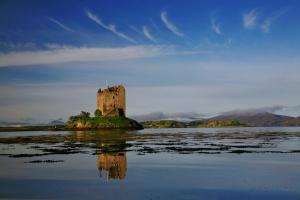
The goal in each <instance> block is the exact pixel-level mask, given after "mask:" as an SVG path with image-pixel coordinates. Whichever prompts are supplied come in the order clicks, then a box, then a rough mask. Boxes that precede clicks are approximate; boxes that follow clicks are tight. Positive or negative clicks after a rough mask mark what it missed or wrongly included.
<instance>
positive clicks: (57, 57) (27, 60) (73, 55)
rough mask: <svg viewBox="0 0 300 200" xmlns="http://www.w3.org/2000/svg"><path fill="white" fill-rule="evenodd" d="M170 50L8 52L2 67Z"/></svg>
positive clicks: (130, 56)
mask: <svg viewBox="0 0 300 200" xmlns="http://www.w3.org/2000/svg"><path fill="white" fill-rule="evenodd" d="M168 49H169V48H168V47H164V46H128V47H120V48H87V47H79V48H67V47H63V48H57V49H51V50H40V51H22V52H8V53H1V54H0V67H5V66H26V65H43V64H55V63H65V62H89V61H113V60H124V59H137V58H144V57H153V56H159V55H163V54H165V52H166V51H168Z"/></svg>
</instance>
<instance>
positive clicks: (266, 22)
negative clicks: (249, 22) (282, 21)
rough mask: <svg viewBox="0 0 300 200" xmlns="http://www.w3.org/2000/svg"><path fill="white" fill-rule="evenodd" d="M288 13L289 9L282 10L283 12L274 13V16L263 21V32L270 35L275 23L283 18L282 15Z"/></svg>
mask: <svg viewBox="0 0 300 200" xmlns="http://www.w3.org/2000/svg"><path fill="white" fill-rule="evenodd" d="M286 12H287V9H285V10H281V11H278V12H276V13H274V14H273V15H271V16H269V17H267V18H266V19H265V20H264V21H263V23H262V25H261V27H260V28H261V30H262V32H264V33H269V32H270V27H271V25H272V24H273V23H274V21H276V20H277V19H278V18H279V17H281V16H282V15H284V14H285V13H286Z"/></svg>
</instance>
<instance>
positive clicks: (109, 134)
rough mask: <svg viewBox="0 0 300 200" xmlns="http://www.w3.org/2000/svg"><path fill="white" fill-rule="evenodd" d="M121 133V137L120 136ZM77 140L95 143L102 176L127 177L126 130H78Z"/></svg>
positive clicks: (108, 178) (110, 177) (109, 178)
mask: <svg viewBox="0 0 300 200" xmlns="http://www.w3.org/2000/svg"><path fill="white" fill-rule="evenodd" d="M120 134H121V137H120ZM76 142H80V143H95V144H96V146H97V149H98V150H99V154H98V155H97V168H98V169H99V173H100V177H101V178H105V179H107V180H123V179H125V177H126V170H127V158H126V136H125V137H124V132H117V131H101V132H86V131H77V132H76Z"/></svg>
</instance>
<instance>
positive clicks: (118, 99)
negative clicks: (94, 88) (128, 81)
mask: <svg viewBox="0 0 300 200" xmlns="http://www.w3.org/2000/svg"><path fill="white" fill-rule="evenodd" d="M97 109H99V110H100V112H101V114H102V116H108V117H112V116H125V114H126V101H125V87H124V86H123V85H117V86H112V87H107V88H106V89H103V90H101V88H100V89H99V90H98V92H97Z"/></svg>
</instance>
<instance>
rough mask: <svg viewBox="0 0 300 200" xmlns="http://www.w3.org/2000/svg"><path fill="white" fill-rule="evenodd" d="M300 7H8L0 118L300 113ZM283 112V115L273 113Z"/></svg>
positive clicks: (286, 2) (133, 3)
mask: <svg viewBox="0 0 300 200" xmlns="http://www.w3.org/2000/svg"><path fill="white" fill-rule="evenodd" d="M299 10H300V1H298V0H273V1H261V0H252V1H246V0H228V1H222V0H209V1H208V0H207V1H204V0H201V1H200V0H194V1H192V0H187V1H180V0H173V1H166V0H152V1H142V0H128V1H117V0H108V1H103V0H99V1H78V0H74V1H72V2H70V1H58V0H51V1H50V0H45V1H38V0H35V1H33V0H27V1H21V0H19V1H16V0H7V1H5V0H2V1H1V2H0V121H36V122H41V121H49V120H54V119H58V118H63V119H65V120H66V119H67V118H68V116H70V115H74V114H77V113H79V112H80V111H81V110H86V111H89V112H91V113H93V111H94V110H95V108H96V92H97V90H98V88H100V87H106V82H108V84H109V85H115V84H123V85H125V87H126V92H127V114H128V115H141V114H145V113H151V112H163V113H181V112H191V113H199V114H201V115H207V116H209V115H214V114H217V113H223V112H227V111H231V110H243V109H246V110H249V109H258V110H264V108H265V109H270V110H271V111H272V112H277V113H280V114H286V115H291V116H300V101H299V100H300V55H299V53H300V37H299V35H300V26H299V23H300V13H299ZM274 108H276V109H274Z"/></svg>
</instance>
